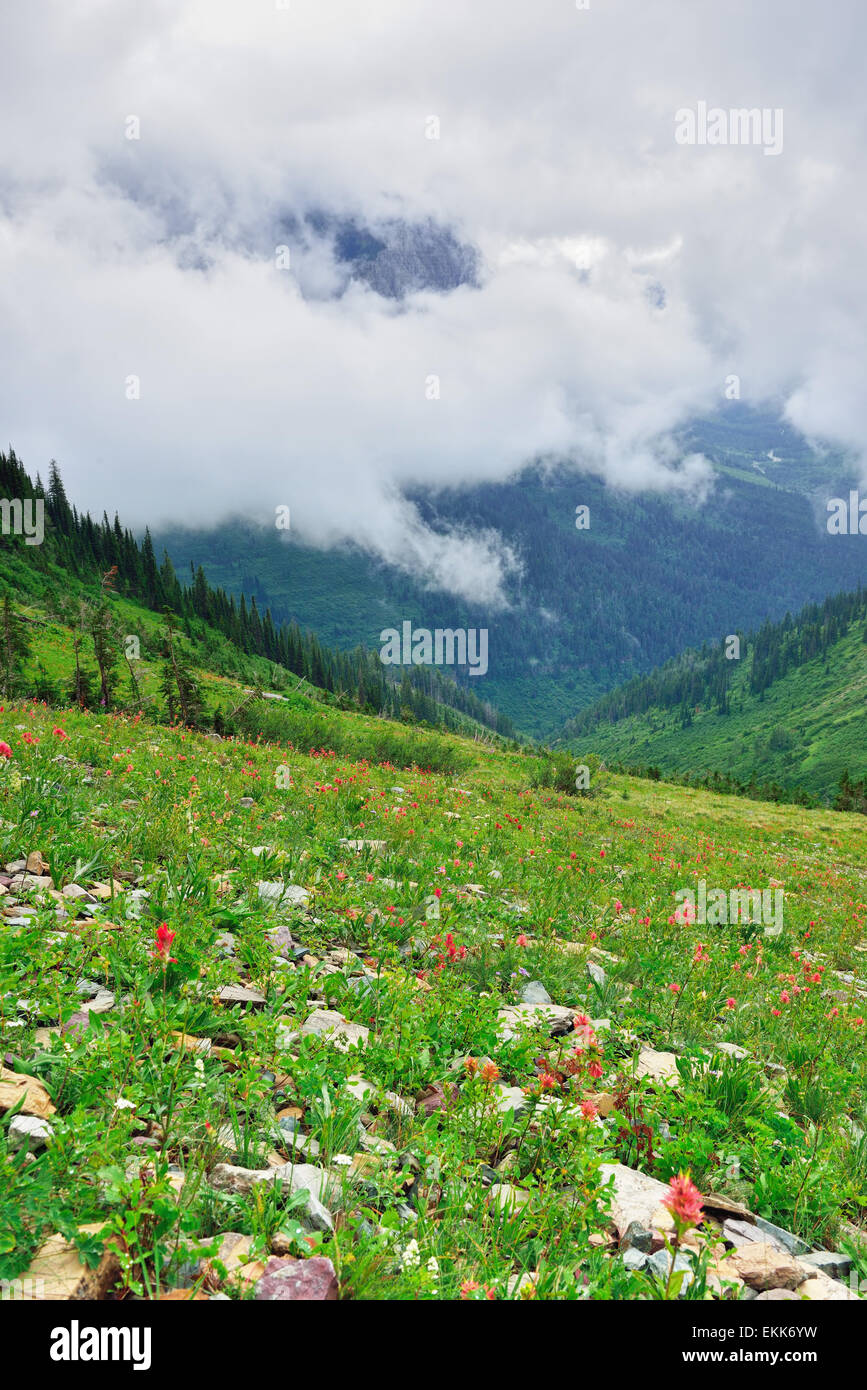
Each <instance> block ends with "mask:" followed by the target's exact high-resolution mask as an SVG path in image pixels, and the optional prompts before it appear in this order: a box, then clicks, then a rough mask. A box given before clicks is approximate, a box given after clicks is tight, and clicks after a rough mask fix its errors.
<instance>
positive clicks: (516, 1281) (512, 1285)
mask: <svg viewBox="0 0 867 1390" xmlns="http://www.w3.org/2000/svg"><path fill="white" fill-rule="evenodd" d="M535 1292H536V1275H535V1274H530V1273H529V1272H527V1273H525V1274H513V1275H512V1276H511V1278H510V1279H509V1280H508V1282H507V1284H506V1296H507V1298H521V1299H524V1298H533V1297H534V1296H535Z"/></svg>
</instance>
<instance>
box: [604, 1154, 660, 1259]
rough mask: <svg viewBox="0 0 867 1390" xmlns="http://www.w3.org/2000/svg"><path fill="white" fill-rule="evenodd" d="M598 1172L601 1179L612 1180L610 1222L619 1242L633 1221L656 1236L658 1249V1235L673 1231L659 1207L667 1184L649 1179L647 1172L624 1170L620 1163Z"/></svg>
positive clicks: (607, 1165) (609, 1164)
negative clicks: (612, 1196) (612, 1194)
mask: <svg viewBox="0 0 867 1390" xmlns="http://www.w3.org/2000/svg"><path fill="white" fill-rule="evenodd" d="M600 1172H601V1173H602V1175H603V1177H604V1178H613V1179H614V1198H613V1201H612V1203H611V1219H612V1221H613V1222H614V1225H615V1226H616V1227H617V1234H618V1236H619V1237H620V1239H621V1240H622V1239H623V1237H624V1236H625V1235H626V1232H627V1231H628V1230H629V1227H630V1226H631V1225H632V1223H633V1222H637V1223H638V1225H639V1226H642V1227H645V1228H646V1229H648V1230H650V1231H652V1232H655V1233H656V1234H655V1236H654V1244H655V1245H656V1247H657V1248H658V1249H659V1248H661V1247H662V1245H663V1240H662V1232H663V1231H671V1230H673V1229H674V1221H673V1220H672V1217H671V1213H670V1212H669V1211H668V1209H667V1207H664V1206H663V1205H662V1199H663V1197H667V1196H668V1191H669V1188H668V1184H667V1183H664V1182H659V1181H658V1179H657V1178H651V1177H649V1176H648V1174H647V1173H639V1172H637V1171H636V1170H635V1169H634V1168H627V1167H626V1165H625V1164H623V1163H603V1164H602V1165H601V1167H600Z"/></svg>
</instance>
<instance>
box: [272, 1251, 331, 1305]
mask: <svg viewBox="0 0 867 1390" xmlns="http://www.w3.org/2000/svg"><path fill="white" fill-rule="evenodd" d="M254 1297H255V1298H256V1299H257V1301H259V1302H262V1301H266V1300H269V1299H284V1300H295V1301H301V1302H307V1303H329V1302H332V1301H334V1300H336V1298H337V1275H336V1274H335V1273H334V1265H333V1264H332V1263H331V1261H330V1260H326V1259H325V1258H324V1257H323V1256H322V1255H312V1256H311V1257H310V1259H309V1260H291V1259H282V1258H280V1256H277V1255H272V1256H271V1258H270V1260H269V1261H268V1263H267V1264H266V1266H265V1273H264V1274H263V1275H262V1278H261V1279H260V1280H259V1282H258V1283H257V1285H256V1292H255V1294H254Z"/></svg>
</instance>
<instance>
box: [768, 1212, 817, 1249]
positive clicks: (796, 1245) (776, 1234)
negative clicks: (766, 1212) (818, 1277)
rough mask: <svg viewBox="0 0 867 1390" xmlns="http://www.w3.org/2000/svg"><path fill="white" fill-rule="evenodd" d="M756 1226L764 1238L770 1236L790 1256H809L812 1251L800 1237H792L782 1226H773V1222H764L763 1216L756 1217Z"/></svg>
mask: <svg viewBox="0 0 867 1390" xmlns="http://www.w3.org/2000/svg"><path fill="white" fill-rule="evenodd" d="M756 1225H757V1226H758V1228H759V1230H760V1231H764V1233H765V1235H766V1236H770V1237H771V1238H772V1240H774V1241H776V1242H777V1243H778V1244H779V1245H782V1246H783V1248H784V1249H785V1250H788V1251H789V1254H790V1255H809V1253H810V1250H811V1249H812V1247H811V1246H810V1245H808V1244H807V1242H806V1241H805V1240H801V1237H800V1236H796V1235H793V1234H792V1232H791V1231H784V1230H783V1228H782V1226H775V1225H774V1223H773V1221H766V1220H765V1218H764V1217H763V1216H757V1217H756Z"/></svg>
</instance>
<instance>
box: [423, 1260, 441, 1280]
mask: <svg viewBox="0 0 867 1390" xmlns="http://www.w3.org/2000/svg"><path fill="white" fill-rule="evenodd" d="M425 1269H426V1270H427V1272H428V1274H429V1275H430V1277H431V1278H432V1279H439V1277H440V1267H439V1263H438V1261H437V1257H436V1255H431V1257H430V1259H429V1260H428V1262H427V1264H426V1265H425Z"/></svg>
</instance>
